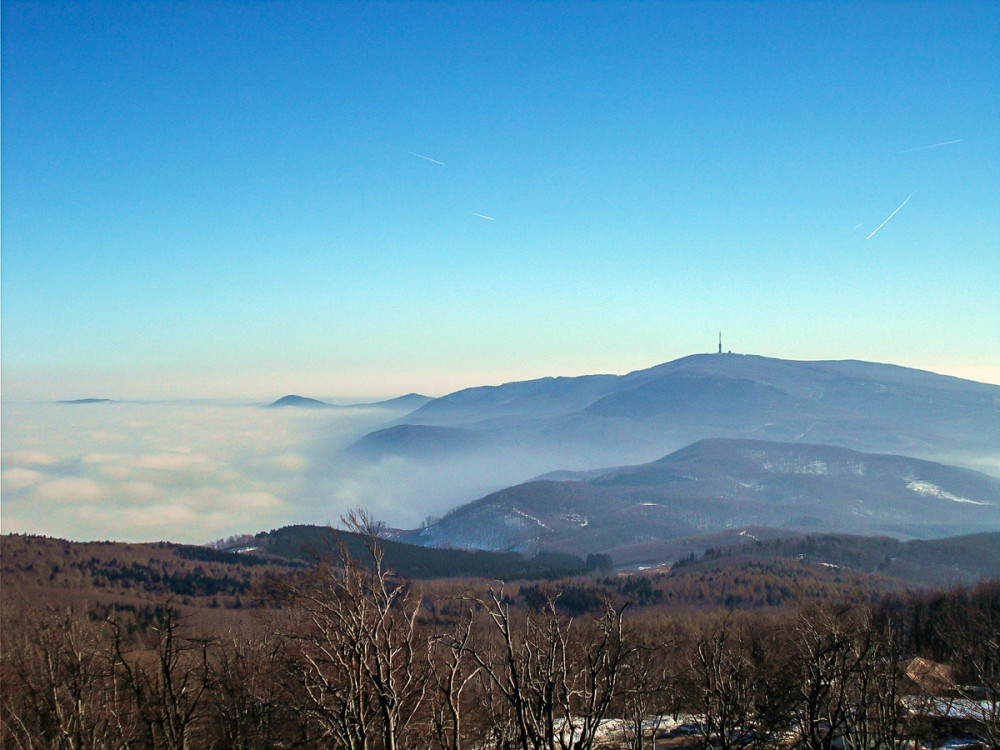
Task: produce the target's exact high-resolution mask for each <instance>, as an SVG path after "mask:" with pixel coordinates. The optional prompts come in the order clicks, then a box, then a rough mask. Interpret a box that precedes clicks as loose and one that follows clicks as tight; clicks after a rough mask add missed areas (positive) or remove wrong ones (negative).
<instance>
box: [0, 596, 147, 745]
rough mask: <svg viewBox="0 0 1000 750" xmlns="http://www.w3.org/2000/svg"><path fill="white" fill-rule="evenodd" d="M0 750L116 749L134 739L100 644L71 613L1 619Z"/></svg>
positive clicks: (102, 632) (98, 632)
mask: <svg viewBox="0 0 1000 750" xmlns="http://www.w3.org/2000/svg"><path fill="white" fill-rule="evenodd" d="M3 624H4V633H3V659H2V681H0V694H2V703H0V705H2V709H0V746H2V747H17V748H61V749H65V750H75V749H76V748H91V747H116V746H121V745H123V744H125V743H127V742H128V740H129V739H130V738H131V737H132V736H133V733H134V731H133V730H134V727H133V726H132V723H131V721H132V717H131V715H130V713H129V711H128V710H127V705H126V704H125V702H124V701H123V699H122V698H123V697H122V695H121V694H120V692H119V691H118V690H117V687H118V686H117V685H116V683H115V682H114V679H113V675H112V673H111V665H110V662H109V660H108V658H107V652H106V651H105V650H104V649H103V648H102V642H103V640H104V638H105V636H106V635H107V629H106V628H105V627H104V626H103V625H102V624H100V623H98V624H92V623H90V622H88V620H87V619H86V618H85V617H84V616H83V615H82V614H81V613H80V612H78V611H76V610H73V609H68V610H65V611H63V612H56V611H53V610H43V609H39V608H34V607H32V608H28V609H27V610H22V611H20V612H11V611H9V609H8V611H5V612H4V620H3Z"/></svg>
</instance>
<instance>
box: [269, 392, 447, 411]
mask: <svg viewBox="0 0 1000 750" xmlns="http://www.w3.org/2000/svg"><path fill="white" fill-rule="evenodd" d="M430 400H431V399H430V397H429V396H421V395H420V394H419V393H408V394H407V395H405V396H399V397H397V398H391V399H388V400H386V401H375V402H372V403H364V404H330V403H327V402H326V401H320V400H319V399H315V398H306V397H305V396H296V395H294V394H290V395H288V396H282V397H281V398H279V399H278V400H277V401H275V402H273V403H270V404H268V405H267V408H269V409H280V408H283V407H288V406H294V407H298V408H303V409H392V410H394V411H402V412H410V411H413V410H414V409H418V408H420V407H421V406H423V405H424V404H426V403H427V402H428V401H430Z"/></svg>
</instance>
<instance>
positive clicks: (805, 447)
mask: <svg viewBox="0 0 1000 750" xmlns="http://www.w3.org/2000/svg"><path fill="white" fill-rule="evenodd" d="M751 526H760V527H766V528H771V529H783V530H794V531H803V532H806V531H807V532H824V533H834V532H838V533H850V534H866V535H870V534H882V535H891V536H900V537H917V538H924V539H930V538H936V537H944V536H949V535H956V534H968V533H973V532H978V531H998V530H1000V479H996V478H994V477H990V476H988V475H986V474H982V473H979V472H975V471H971V470H968V469H961V468H956V467H953V466H947V465H944V464H940V463H935V462H931V461H924V460H920V459H915V458H909V457H905V456H898V455H882V454H873V453H862V452H859V451H854V450H850V449H846V448H838V447H834V446H828V445H816V444H807V443H777V442H771V441H761V440H737V439H722V438H716V439H710V440H703V441H700V442H697V443H695V444H693V445H690V446H688V447H686V448H683V449H681V450H679V451H676V452H674V453H671V454H670V455H668V456H666V457H664V458H661V459H660V460H657V461H654V462H652V463H647V464H642V465H638V466H626V467H619V468H614V469H607V470H605V471H603V472H600V473H597V474H596V476H594V475H592V476H590V477H589V478H586V479H580V480H576V481H553V480H538V481H532V482H527V483H525V484H520V485H517V486H513V487H508V488H506V489H503V490H500V491H499V492H495V493H492V494H490V495H487V496H486V497H483V498H481V499H479V500H476V501H474V502H472V503H468V504H466V505H463V506H460V507H459V508H456V509H455V510H453V511H452V512H450V513H448V514H447V515H446V516H444V517H443V518H442V519H440V520H438V521H437V522H435V523H432V524H430V525H428V526H427V527H426V528H424V529H421V530H419V531H413V532H409V533H408V534H407V535H405V536H403V537H401V541H412V542H417V543H421V544H426V545H429V546H453V547H465V548H480V549H491V550H520V551H535V550H558V551H567V552H568V551H572V552H574V553H575V554H585V553H591V552H595V553H596V552H609V551H614V552H615V556H616V557H618V558H619V559H621V558H622V557H626V556H628V555H630V554H632V553H634V552H635V551H636V549H641V548H642V547H643V546H644V545H646V546H649V545H651V544H652V546H653V547H654V548H655V546H656V543H657V542H661V541H662V540H670V539H674V540H677V539H682V538H685V537H693V536H700V535H705V534H711V533H715V532H723V531H727V530H729V531H732V530H736V529H746V528H747V527H751Z"/></svg>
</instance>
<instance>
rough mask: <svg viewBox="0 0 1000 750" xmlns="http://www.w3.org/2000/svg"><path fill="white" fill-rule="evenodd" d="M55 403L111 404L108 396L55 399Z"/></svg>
mask: <svg viewBox="0 0 1000 750" xmlns="http://www.w3.org/2000/svg"><path fill="white" fill-rule="evenodd" d="M56 403H57V404H111V403H114V402H113V401H112V400H111V399H110V398H77V399H73V400H72V401H56Z"/></svg>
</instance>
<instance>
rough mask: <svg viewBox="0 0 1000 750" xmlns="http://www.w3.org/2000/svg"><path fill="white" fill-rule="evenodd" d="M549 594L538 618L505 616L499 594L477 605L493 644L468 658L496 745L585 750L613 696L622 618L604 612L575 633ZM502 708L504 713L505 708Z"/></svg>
mask: <svg viewBox="0 0 1000 750" xmlns="http://www.w3.org/2000/svg"><path fill="white" fill-rule="evenodd" d="M557 596H558V593H557V592H550V593H549V594H548V596H547V598H546V602H545V605H544V607H543V608H542V610H541V611H540V612H537V613H528V614H526V615H525V617H524V618H523V619H521V620H517V619H515V618H513V617H512V616H511V612H510V605H509V603H508V602H507V601H506V600H505V598H504V596H503V588H502V587H500V589H499V590H491V591H490V594H489V599H488V600H479V601H478V603H479V604H480V606H482V607H483V608H484V609H485V610H486V611H487V612H488V613H489V620H490V622H491V623H492V626H493V628H494V635H495V636H496V639H497V641H498V642H495V643H494V644H493V646H492V647H491V648H485V649H482V650H476V651H473V652H472V658H473V660H474V661H475V663H476V664H477V665H478V666H479V667H480V668H481V670H482V673H483V675H484V682H485V689H486V691H487V692H491V691H492V690H495V691H496V692H497V694H498V695H499V697H500V698H501V701H499V704H498V703H491V704H490V705H491V707H492V709H493V712H494V713H493V715H494V717H496V718H499V717H504V718H505V719H506V720H507V722H508V723H507V725H506V726H504V727H497V729H496V730H495V737H496V739H497V741H498V742H501V741H502V742H503V743H505V744H506V745H510V746H514V747H518V748H523V749H524V750H529V749H531V750H543V749H546V750H555V749H556V748H560V749H561V750H584V749H585V748H591V747H593V746H594V742H595V740H596V736H597V732H598V729H599V728H600V725H601V721H602V720H603V719H604V717H605V716H606V714H607V712H608V709H609V707H610V705H611V701H612V699H613V697H614V695H615V690H616V687H617V683H618V679H619V677H620V674H621V671H622V665H623V664H624V662H625V660H626V658H627V656H628V654H629V653H630V651H631V650H632V649H631V646H630V645H628V643H627V642H626V639H625V637H624V631H623V623H622V611H621V610H615V609H614V608H613V607H611V606H610V604H608V605H606V606H605V609H604V612H603V614H602V615H601V616H600V617H599V618H597V619H595V620H593V621H592V622H591V623H589V627H580V628H576V629H575V628H574V627H573V626H574V621H573V620H572V619H571V618H565V617H562V616H561V615H560V614H559V612H558V609H557V607H556V598H557ZM504 704H505V705H504Z"/></svg>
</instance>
